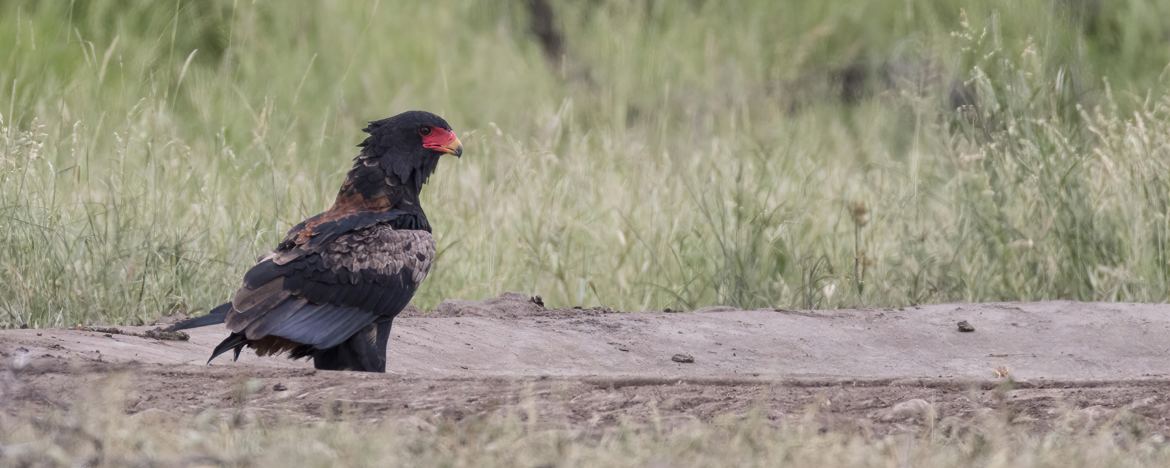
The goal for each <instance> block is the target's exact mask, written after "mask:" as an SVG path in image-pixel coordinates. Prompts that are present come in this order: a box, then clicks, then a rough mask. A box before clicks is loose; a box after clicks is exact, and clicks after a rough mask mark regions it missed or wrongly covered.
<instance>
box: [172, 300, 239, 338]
mask: <svg viewBox="0 0 1170 468" xmlns="http://www.w3.org/2000/svg"><path fill="white" fill-rule="evenodd" d="M231 308H232V303H230V302H225V303H223V304H220V305H219V306H218V307H216V308H214V309H211V312H208V313H207V315H204V316H202V317H195V318H189V319H187V320H183V321H181V322H178V323H176V324H174V325H171V326H169V327H167V328H165V330H166V331H178V330H186V329H188V328H199V327H206V326H208V325H219V324H221V323H223V321H224V319H226V318H227V313H228V311H229V310H231Z"/></svg>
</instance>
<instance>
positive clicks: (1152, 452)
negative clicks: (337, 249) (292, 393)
mask: <svg viewBox="0 0 1170 468" xmlns="http://www.w3.org/2000/svg"><path fill="white" fill-rule="evenodd" d="M124 389H125V387H124V386H117V385H113V386H109V385H106V386H100V385H99V386H97V387H95V390H94V391H93V392H90V393H88V394H87V395H88V396H87V397H85V398H84V399H83V400H81V401H78V402H76V403H75V404H74V405H73V407H71V408H65V409H62V410H59V411H54V412H50V413H48V414H35V415H33V414H27V413H21V412H19V411H15V412H3V413H0V464H3V465H4V466H93V467H106V466H110V467H114V466H488V467H490V466H550V467H551V466H648V465H654V466H794V467H804V466H808V467H820V466H840V467H887V466H979V467H1055V466H1059V467H1099V466H1166V464H1167V463H1170V445H1167V444H1166V442H1165V439H1164V438H1163V436H1162V435H1160V434H1157V433H1150V432H1147V431H1145V430H1143V429H1142V428H1141V427H1140V425H1135V424H1133V423H1132V422H1131V421H1129V420H1127V419H1126V418H1125V417H1124V415H1123V414H1120V415H1119V416H1118V417H1115V418H1112V419H1110V420H1108V421H1104V422H1101V423H1095V424H1086V423H1085V418H1084V417H1083V416H1082V417H1078V416H1077V415H1076V413H1075V412H1070V414H1069V416H1068V417H1066V418H1060V419H1057V420H1056V422H1055V423H1054V424H1053V425H1052V427H1050V428H1046V429H1042V430H1037V429H1036V428H1028V427H1024V426H1022V425H1017V424H1011V423H1008V422H1006V421H1007V419H1008V418H1007V417H1006V415H1003V414H997V413H989V414H986V415H984V417H982V418H976V419H975V420H971V421H964V422H954V421H951V422H949V423H948V422H947V420H943V421H936V422H931V423H928V424H925V425H921V426H915V425H911V426H909V428H910V429H908V430H907V431H905V432H903V433H899V434H896V435H874V434H871V433H868V432H867V431H866V430H865V429H864V428H858V429H852V430H843V429H826V428H824V427H822V426H821V425H819V424H818V423H817V419H818V418H817V417H816V414H815V412H814V413H809V414H808V415H807V416H806V417H805V418H804V419H802V420H798V421H797V422H794V423H791V424H782V425H776V424H774V423H771V422H769V421H768V419H767V418H764V417H759V416H752V415H749V416H746V417H743V416H737V417H728V418H725V419H722V420H717V421H713V422H710V423H700V422H686V423H681V424H678V423H676V424H672V425H665V424H662V423H661V422H652V423H650V424H633V423H624V424H619V425H616V426H612V427H598V428H596V429H593V430H581V429H564V428H556V427H549V426H548V424H544V423H542V422H541V421H540V420H539V415H534V414H530V412H527V411H526V410H525V409H524V405H520V406H518V407H515V408H510V409H508V408H505V409H501V410H500V412H499V413H498V414H496V415H492V416H472V417H469V418H467V419H463V420H461V421H455V420H452V419H445V418H442V417H440V416H436V418H435V419H433V420H423V419H417V418H416V419H405V420H386V421H380V422H378V421H366V420H364V419H362V418H361V415H360V413H345V412H342V413H339V414H338V415H337V416H336V417H332V418H330V419H328V420H325V421H318V422H311V423H305V422H299V421H296V420H292V419H285V418H291V417H292V416H291V415H287V414H286V415H282V416H276V417H271V416H270V417H267V418H264V419H261V420H255V419H252V418H251V417H250V416H249V413H248V412H247V410H246V407H241V408H240V409H239V410H238V412H237V413H232V412H227V413H223V414H221V413H216V412H211V411H208V412H204V413H200V414H197V415H193V416H192V415H182V414H179V413H171V412H167V411H163V410H158V409H150V410H146V411H141V412H138V413H136V414H127V413H126V410H125V409H124V408H126V407H127V406H126V405H127V402H126V401H125V399H124V397H123V395H124V391H123V390H124Z"/></svg>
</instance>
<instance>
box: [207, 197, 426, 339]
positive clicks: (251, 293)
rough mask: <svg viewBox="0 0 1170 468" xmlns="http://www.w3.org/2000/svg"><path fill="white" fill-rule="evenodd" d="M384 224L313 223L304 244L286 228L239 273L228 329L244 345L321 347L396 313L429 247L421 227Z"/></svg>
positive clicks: (421, 271) (381, 220) (418, 278)
mask: <svg viewBox="0 0 1170 468" xmlns="http://www.w3.org/2000/svg"><path fill="white" fill-rule="evenodd" d="M386 219H387V216H386V215H385V214H379V215H378V216H367V215H355V216H352V217H350V218H341V219H337V220H333V221H330V222H329V223H323V224H318V225H316V226H315V229H316V231H317V232H316V233H314V234H313V235H312V236H310V237H308V238H307V239H308V240H304V239H305V237H304V236H301V235H297V234H296V232H295V231H296V230H297V228H294V230H293V231H290V233H289V236H288V237H287V238H286V240H285V242H282V243H281V248H279V249H278V250H277V251H275V252H273V253H272V254H269V255H267V256H264V257H262V258H261V261H260V262H259V263H258V264H257V265H256V266H254V267H253V268H252V269H251V270H249V271H248V273H247V274H246V275H245V276H244V284H243V286H241V288H240V289H239V290H238V291H237V292H236V295H235V297H234V298H233V300H232V310H231V311H230V312H229V313H228V317H227V320H226V323H227V325H228V328H229V329H231V330H232V331H233V332H235V333H239V334H243V335H245V336H246V337H247V339H248V340H249V341H255V340H261V339H264V338H265V337H278V338H282V339H285V340H289V341H292V342H294V343H297V344H301V345H308V346H311V347H313V348H316V349H318V350H321V349H327V348H331V347H334V346H337V345H338V344H340V343H341V342H343V341H345V340H347V339H349V338H350V337H351V336H353V334H354V333H357V332H359V331H360V330H361V329H363V328H365V327H366V326H368V325H370V324H371V323H374V322H376V321H378V320H381V319H384V318H387V317H391V318H392V317H393V316H394V315H397V314H398V312H400V311H401V310H402V308H403V307H405V306H406V304H407V303H409V302H410V299H411V298H412V297H413V296H414V293H415V291H416V290H417V289H418V286H419V284H420V283H421V282H422V281H423V279H425V278H426V275H427V273H428V272H429V271H430V264H431V261H432V260H433V259H434V256H435V245H434V240H433V239H432V237H431V233H430V232H429V229H427V230H420V229H396V227H395V223H393V222H387V221H386ZM416 224H417V223H416ZM422 224H423V225H425V220H424V222H423V223H422ZM427 227H428V228H429V226H427ZM298 228H304V225H302V226H298ZM306 229H307V228H306ZM338 231H342V232H338ZM298 240H303V242H299V243H298V242H297V241H298Z"/></svg>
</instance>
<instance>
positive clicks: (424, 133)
mask: <svg viewBox="0 0 1170 468" xmlns="http://www.w3.org/2000/svg"><path fill="white" fill-rule="evenodd" d="M418 134H419V135H422V136H427V135H430V134H431V127H426V126H423V127H419V128H418Z"/></svg>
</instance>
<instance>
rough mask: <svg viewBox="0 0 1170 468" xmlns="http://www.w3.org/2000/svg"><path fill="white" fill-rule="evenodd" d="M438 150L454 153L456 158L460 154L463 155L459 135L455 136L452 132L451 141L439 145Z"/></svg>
mask: <svg viewBox="0 0 1170 468" xmlns="http://www.w3.org/2000/svg"><path fill="white" fill-rule="evenodd" d="M439 150H440V151H442V152H444V153H447V154H454V155H455V157H456V158H458V157H460V156H463V142H462V141H459V137H457V136H455V134H454V133H452V134H451V141H449V142H447V144H445V145H443V146H442V147H440V149H439Z"/></svg>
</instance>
